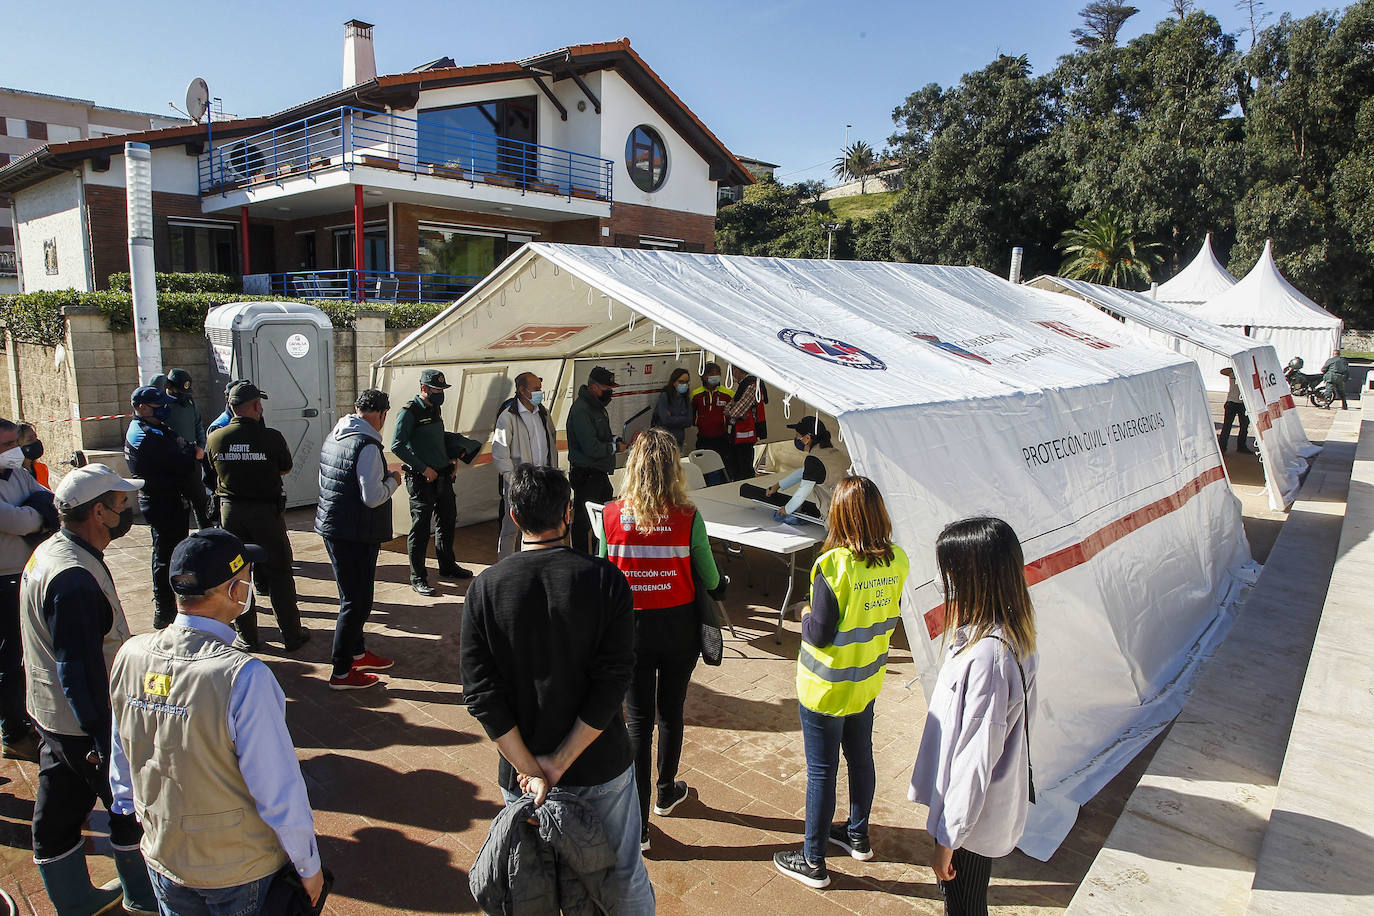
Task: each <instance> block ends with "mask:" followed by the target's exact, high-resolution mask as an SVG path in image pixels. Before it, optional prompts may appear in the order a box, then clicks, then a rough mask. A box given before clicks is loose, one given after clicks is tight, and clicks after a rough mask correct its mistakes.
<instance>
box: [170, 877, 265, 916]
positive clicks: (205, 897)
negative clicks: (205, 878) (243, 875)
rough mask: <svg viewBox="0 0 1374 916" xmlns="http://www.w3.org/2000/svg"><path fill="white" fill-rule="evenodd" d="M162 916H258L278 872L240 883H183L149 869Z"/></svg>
mask: <svg viewBox="0 0 1374 916" xmlns="http://www.w3.org/2000/svg"><path fill="white" fill-rule="evenodd" d="M148 876H149V877H151V878H152V879H153V893H155V894H157V908H158V910H159V911H160V912H161V914H162V916H257V914H258V913H260V912H261V911H262V905H263V903H265V902H266V900H267V888H268V887H269V886H270V885H271V884H272V878H273V877H275V875H268V876H267V877H266V878H259V879H258V880H256V881H249V882H248V883H247V884H240V885H238V886H237V887H216V888H203V887H182V886H181V885H180V884H177V883H176V882H175V881H173V880H172V879H171V878H168V877H167V876H166V875H163V874H160V873H158V872H156V871H154V870H153V869H151V868H150V869H148Z"/></svg>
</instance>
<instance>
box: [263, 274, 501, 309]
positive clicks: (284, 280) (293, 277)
mask: <svg viewBox="0 0 1374 916" xmlns="http://www.w3.org/2000/svg"><path fill="white" fill-rule="evenodd" d="M258 277H265V279H266V283H267V289H266V290H265V292H268V293H270V294H271V295H274V296H283V297H286V298H291V299H345V300H348V301H351V302H387V303H390V302H452V301H453V300H455V299H457V298H459V297H460V296H462V295H463V294H464V293H466V292H467V291H468V290H470V289H472V288H473V286H475V285H477V282H478V281H479V280H481V279H482V278H481V277H465V276H458V275H455V274H423V273H406V272H401V271H392V270H295V271H287V272H285V273H274V274H259V275H258ZM260 282H261V281H260ZM246 286H247V284H245V288H246Z"/></svg>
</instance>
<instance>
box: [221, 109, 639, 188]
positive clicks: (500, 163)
mask: <svg viewBox="0 0 1374 916" xmlns="http://www.w3.org/2000/svg"><path fill="white" fill-rule="evenodd" d="M358 166H364V167H370V168H384V169H391V170H394V171H400V172H406V173H408V174H410V175H412V176H415V177H417V178H418V177H419V176H421V175H433V176H436V177H439V178H448V179H454V180H459V181H466V182H468V183H469V184H470V185H473V186H475V185H477V184H479V183H481V184H490V185H496V186H500V187H507V188H516V189H518V190H519V191H520V192H521V193H522V194H525V193H542V194H555V195H559V196H562V197H566V198H568V199H570V200H571V199H572V198H574V197H577V198H582V199H586V200H599V201H605V202H607V203H610V202H611V178H612V175H613V173H614V169H613V164H612V162H611V161H610V160H609V159H601V158H598V157H596V156H589V155H587V154H586V153H576V152H573V151H572V150H565V149H559V148H558V147H553V146H540V145H538V144H536V143H528V142H526V141H523V140H509V139H506V138H504V137H497V136H495V135H493V134H485V133H479V132H477V131H470V130H464V129H461V128H456V127H448V126H446V125H442V124H438V123H432V122H426V121H419V120H416V119H414V118H403V117H400V116H399V115H390V114H385V113H382V112H376V111H365V110H363V109H361V108H349V107H344V108H337V109H334V110H332V111H328V112H324V113H322V114H318V115H312V116H311V117H309V118H303V119H301V120H300V121H295V122H293V123H291V124H286V125H283V126H282V127H277V128H274V129H272V130H268V131H263V132H262V133H260V134H254V135H253V136H251V137H244V138H242V139H237V140H231V141H229V142H228V143H225V144H223V145H222V146H218V147H216V148H215V149H213V150H210V151H207V152H206V153H203V154H202V155H201V156H200V159H199V162H198V170H199V183H200V193H201V194H214V193H225V192H227V191H230V190H235V189H239V188H251V187H259V186H261V185H265V184H276V183H280V182H281V181H283V180H284V179H287V178H289V177H292V176H296V175H307V174H312V173H315V172H321V171H326V170H330V169H353V168H356V167H358Z"/></svg>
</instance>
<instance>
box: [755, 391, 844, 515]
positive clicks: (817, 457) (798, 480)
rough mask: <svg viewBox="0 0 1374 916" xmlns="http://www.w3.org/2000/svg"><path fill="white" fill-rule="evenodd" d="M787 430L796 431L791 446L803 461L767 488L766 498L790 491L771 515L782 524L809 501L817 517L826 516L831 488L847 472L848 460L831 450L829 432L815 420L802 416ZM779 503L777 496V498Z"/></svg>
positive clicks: (833, 491) (842, 454) (822, 423)
mask: <svg viewBox="0 0 1374 916" xmlns="http://www.w3.org/2000/svg"><path fill="white" fill-rule="evenodd" d="M787 428H788V429H790V430H793V431H795V432H796V436H795V438H793V440H792V444H793V445H795V446H796V447H797V451H799V452H804V453H805V454H806V459H805V460H804V461H803V462H802V466H801V467H800V468H798V469H797V470H795V471H793V472H792V473H791V474H788V475H787V476H786V477H784V478H783V479H782V480H779V481H778V482H777V483H775V484H773V485H772V486H771V487H769V488H768V489H767V490H766V491H764V492H765V495H766V496H767V497H769V498H770V499H771V498H773V497H775V496H776V495H777V493H778V492H779V491H780V490H792V488H793V487H796V489H795V490H792V495H791V498H790V499H788V501H787V503H786V504H785V505H784V506H783V507H782V508H781V509H779V510H778V511H777V512H775V513H774V517H775V518H777V519H778V520H780V521H786V520H788V518H789V517H790V516H791V515H793V513H795V512H796V511H797V510H798V509H800V508H802V504H803V503H804V502H806V501H807V500H813V501H814V504H815V505H816V507H817V508H819V510H820V512H819V517H820V518H828V517H829V515H830V498H831V496H833V495H834V493H835V485H836V484H838V483H839V482H840V481H841V480H843V479H844V478H845V476H846V475H847V474H848V473H849V459H848V458H847V457H846V456H845V454H844V452H841V451H840V450H839V449H837V448H835V446H834V444H833V443H832V442H831V440H830V430H829V429H827V428H826V425H825V423H824V422H822V421H821V419H820V418H819V417H803V418H802V419H801V420H800V421H798V422H796V423H789V424H788V425H787ZM778 500H779V501H781V497H778Z"/></svg>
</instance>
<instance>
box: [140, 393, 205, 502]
mask: <svg viewBox="0 0 1374 916" xmlns="http://www.w3.org/2000/svg"><path fill="white" fill-rule="evenodd" d="M154 384H156V382H154ZM162 390H163V391H164V392H165V393H166V395H167V397H168V398H169V399H171V402H172V403H171V404H169V405H168V408H169V410H170V412H169V413H168V414H167V426H168V428H170V429H171V430H172V432H174V433H176V434H177V435H178V436H180V437H181V438H182V439H185V440H186V441H187V442H190V443H191V444H192V445H194V446H195V447H196V461H197V462H198V465H197V468H196V473H195V474H193V475H192V477H191V480H189V481H187V484H186V487H185V489H184V490H183V491H182V495H184V496H185V497H186V501H187V502H189V503H190V504H191V511H193V512H195V514H196V523H197V524H198V525H199V526H200V527H202V528H206V527H209V525H210V523H211V519H210V500H209V494H208V493H207V492H206V490H205V477H206V469H207V468H208V467H209V464H210V461H209V459H208V458H207V457H206V455H205V421H204V420H202V419H201V416H200V407H199V406H197V404H196V401H195V398H193V397H192V396H191V373H189V372H187V371H186V370H185V369H173V370H172V371H171V372H168V373H167V375H166V377H165V379H163V384H162Z"/></svg>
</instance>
